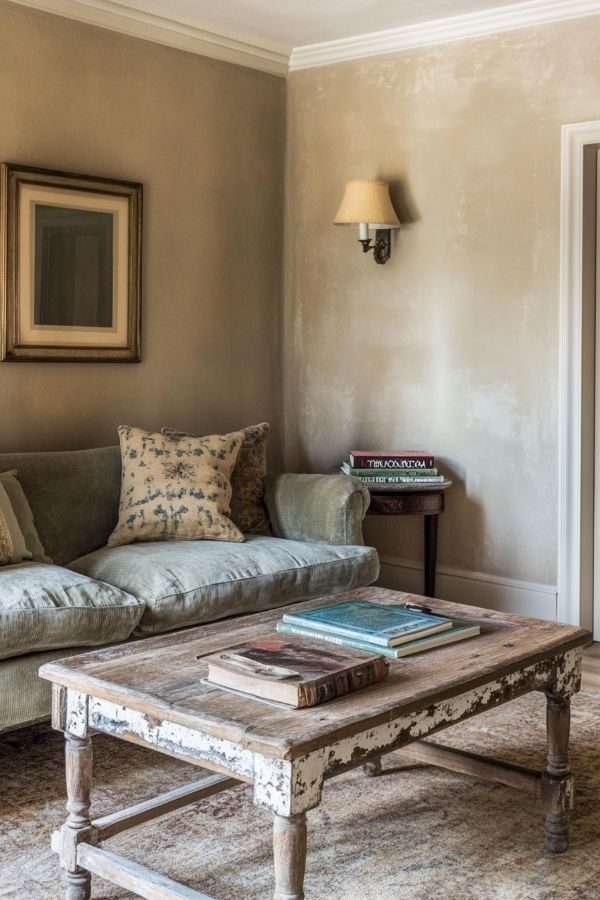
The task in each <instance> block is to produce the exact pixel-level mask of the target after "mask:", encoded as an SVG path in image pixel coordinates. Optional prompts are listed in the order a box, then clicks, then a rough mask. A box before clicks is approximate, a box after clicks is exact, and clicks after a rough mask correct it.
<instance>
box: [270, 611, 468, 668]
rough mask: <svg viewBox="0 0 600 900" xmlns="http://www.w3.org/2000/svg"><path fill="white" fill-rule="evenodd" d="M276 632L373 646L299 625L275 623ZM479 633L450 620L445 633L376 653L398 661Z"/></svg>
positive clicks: (365, 647) (362, 647) (358, 647)
mask: <svg viewBox="0 0 600 900" xmlns="http://www.w3.org/2000/svg"><path fill="white" fill-rule="evenodd" d="M277 631H279V632H280V633H281V634H293V635H294V636H295V637H310V638H315V639H317V640H320V641H328V642H329V643H331V644H337V645H338V646H342V647H354V648H355V649H356V650H365V651H366V652H368V653H372V652H373V644H369V643H368V642H367V641H361V640H358V639H357V638H349V637H342V636H341V635H339V634H330V633H329V632H327V631H316V630H315V629H312V628H303V627H302V626H300V625H288V624H286V623H285V622H278V623H277ZM480 633H481V629H480V627H479V625H477V624H473V623H472V622H462V621H460V620H459V619H453V620H452V627H451V628H449V629H448V630H447V631H440V632H438V633H437V634H430V635H429V636H428V637H419V638H416V639H414V640H412V641H408V642H407V643H406V644H400V645H399V646H397V647H378V648H377V652H378V653H381V655H382V656H387V657H389V658H390V659H400V658H401V657H403V656H412V654H413V653H421V652H423V651H424V650H433V649H434V648H435V647H443V646H444V645H445V644H454V643H456V641H464V640H465V639H466V638H470V637H476V636H477V635H478V634H480Z"/></svg>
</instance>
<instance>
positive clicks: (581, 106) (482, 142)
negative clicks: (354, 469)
mask: <svg viewBox="0 0 600 900" xmlns="http://www.w3.org/2000/svg"><path fill="white" fill-rule="evenodd" d="M599 45H600V17H588V18H585V19H580V20H577V21H572V22H563V23H560V24H557V25H550V26H544V27H540V28H531V29H526V30H522V31H516V32H510V33H506V34H500V35H494V36H491V37H485V38H480V39H473V40H468V41H461V42H459V43H452V44H447V45H443V46H436V47H430V48H425V49H419V50H415V51H407V52H404V53H398V54H394V55H389V56H382V57H377V58H371V59H366V60H361V61H355V62H350V63H344V64H338V65H335V66H327V67H322V68H319V69H313V70H307V71H300V72H296V73H294V74H292V76H291V78H290V80H289V89H288V162H287V207H288V212H287V231H286V240H287V260H286V264H287V274H286V300H285V320H284V327H285V345H284V347H285V350H284V353H285V356H284V362H285V373H286V380H285V409H286V413H287V415H286V449H285V455H286V462H287V464H288V465H289V466H290V467H294V468H300V469H307V470H321V471H325V470H328V469H329V468H330V467H333V466H335V465H336V464H338V463H339V461H340V460H341V459H342V457H343V456H344V454H345V453H346V451H347V450H348V448H350V447H352V446H361V447H365V446H374V447H384V448H385V447H388V446H391V447H425V448H429V449H431V450H432V451H433V452H434V453H435V454H436V456H437V458H438V460H439V463H440V465H441V467H442V469H443V471H444V472H445V473H446V474H448V475H449V476H450V477H451V478H452V479H453V480H454V487H453V489H452V492H451V494H449V496H448V503H447V511H446V512H445V514H444V516H443V518H442V520H441V534H440V550H439V562H440V563H442V564H446V565H448V566H452V567H456V568H459V569H465V570H475V571H480V572H486V573H490V574H497V575H503V576H509V577H513V578H517V579H525V580H531V581H537V582H543V583H546V584H553V583H555V579H556V540H557V535H556V509H557V502H556V501H557V473H556V466H557V441H558V437H557V398H558V386H557V377H558V373H557V364H558V290H559V258H558V253H559V204H560V126H561V125H562V124H563V123H567V122H577V121H584V120H588V119H598V118H600V54H599V53H598V46H599ZM376 176H380V177H384V178H385V179H387V180H390V181H391V182H393V184H394V190H393V197H394V200H395V202H396V208H397V210H398V212H399V213H400V215H401V217H402V218H403V220H404V222H405V223H406V227H405V228H403V229H402V230H401V231H400V232H399V233H398V234H397V235H396V236H395V237H394V242H393V256H392V259H391V261H390V262H389V263H388V264H387V265H385V266H376V265H375V263H374V262H373V260H372V259H371V258H370V257H364V256H363V255H362V252H361V250H360V247H359V245H358V244H357V243H356V239H357V237H358V235H357V233H356V232H355V231H354V230H350V229H345V228H334V227H332V225H331V224H330V223H331V220H332V218H333V216H334V214H335V212H336V209H337V206H338V204H339V202H340V199H341V196H342V191H343V185H344V182H345V181H346V180H348V179H350V178H357V177H364V178H370V177H376ZM420 525H421V522H420V520H412V519H411V520H409V519H403V520H391V519H387V520H386V519H380V520H371V521H370V522H369V524H368V526H367V539H368V540H369V541H370V542H372V543H374V544H375V545H376V546H377V547H378V549H379V550H380V551H381V552H383V553H387V554H392V555H395V556H397V557H403V558H408V559H419V558H420V557H421V546H420V540H421V530H420Z"/></svg>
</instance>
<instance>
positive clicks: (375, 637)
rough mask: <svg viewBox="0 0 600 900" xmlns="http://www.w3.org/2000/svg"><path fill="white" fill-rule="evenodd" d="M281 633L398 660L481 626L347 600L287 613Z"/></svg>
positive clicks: (393, 606)
mask: <svg viewBox="0 0 600 900" xmlns="http://www.w3.org/2000/svg"><path fill="white" fill-rule="evenodd" d="M277 631H278V632H279V633H280V634H286V635H293V636H294V637H297V638H298V637H299V638H313V639H316V640H322V641H329V642H330V643H333V644H342V645H343V646H345V647H352V648H354V649H356V650H365V651H367V652H370V653H380V654H382V655H383V656H388V657H392V658H393V659H399V658H400V657H402V656H410V655H411V654H413V653H419V652H420V651H422V650H430V649H432V648H433V647H441V646H442V645H444V644H452V643H454V642H455V641H461V640H464V639H465V638H469V637H474V636H475V635H477V634H479V632H480V628H479V625H477V624H473V623H472V622H463V621H460V620H458V619H450V618H448V617H446V616H437V615H433V614H431V613H429V612H422V611H420V610H419V609H418V608H416V607H408V606H405V605H400V604H387V603H377V601H376V600H349V601H347V602H345V603H336V604H332V605H331V606H321V607H319V608H318V609H307V610H304V611H299V612H289V613H285V614H284V616H283V618H282V619H281V621H280V622H278V623H277Z"/></svg>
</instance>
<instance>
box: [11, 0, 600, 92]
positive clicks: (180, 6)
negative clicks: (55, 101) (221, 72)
mask: <svg viewBox="0 0 600 900" xmlns="http://www.w3.org/2000/svg"><path fill="white" fill-rule="evenodd" d="M13 2H16V3H21V4H23V5H25V6H33V7H35V8H37V9H42V10H45V11H46V12H50V13H55V14H57V15H60V16H66V17H68V18H71V19H77V20H78V21H80V22H87V23H89V24H92V25H98V26H100V27H102V28H109V29H111V30H113V31H119V32H122V33H124V34H130V35H134V36H136V37H139V38H144V39H146V40H150V41H156V42H157V43H160V44H166V45H168V46H171V47H177V48H179V49H180V50H187V51H189V52H191V53H198V54H201V55H204V56H212V57H215V58H217V59H222V60H226V61H228V62H233V63H237V64H239V65H243V66H250V67H251V68H255V69H262V70H263V71H266V72H272V73H274V74H276V75H283V76H285V75H287V73H288V71H290V70H293V69H302V68H309V67H312V66H320V65H327V64H328V63H334V62H340V61H343V60H349V59H358V58H360V57H366V56H374V55H377V54H379V53H390V52H395V51H399V50H405V49H407V48H409V47H419V46H424V45H427V44H439V43H445V42H448V41H456V40H462V39H464V38H468V37H474V36H477V35H486V34H492V33H493V32H498V31H507V30H512V29H515V28H526V27H528V26H531V25H540V24H544V23H547V22H556V21H559V20H561V19H571V18H577V17H580V16H588V15H595V14H599V13H600V0H519V2H515V0H13Z"/></svg>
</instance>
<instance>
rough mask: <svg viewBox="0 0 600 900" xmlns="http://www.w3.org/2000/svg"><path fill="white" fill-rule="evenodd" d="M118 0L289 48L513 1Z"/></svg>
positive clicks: (255, 41)
mask: <svg viewBox="0 0 600 900" xmlns="http://www.w3.org/2000/svg"><path fill="white" fill-rule="evenodd" d="M116 5H118V6H123V7H127V8H130V9H136V10H140V11H143V12H146V13H152V14H154V15H156V16H161V17H165V18H169V19H174V20H176V21H178V22H181V23H182V24H186V25H191V26H193V27H195V28H200V29H202V30H204V31H211V32H213V33H216V34H222V35H224V36H226V37H229V38H233V39H234V40H237V41H243V42H244V43H249V44H254V45H256V46H259V47H266V48H268V49H271V50H275V51H277V52H280V53H290V52H291V50H292V49H293V48H295V47H304V46H305V45H306V44H320V43H322V42H324V41H333V40H339V39H341V38H348V37H355V36H357V35H361V34H368V33H371V32H375V31H387V30H388V29H390V28H401V27H404V26H406V25H416V24H417V23H422V22H429V21H431V20H435V19H445V18H449V17H452V16H459V15H464V14H465V13H474V12H480V11H482V10H489V9H497V8H499V7H506V6H514V5H515V0H220V2H217V3H215V0H118V3H117V4H116Z"/></svg>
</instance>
